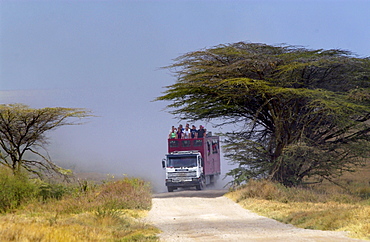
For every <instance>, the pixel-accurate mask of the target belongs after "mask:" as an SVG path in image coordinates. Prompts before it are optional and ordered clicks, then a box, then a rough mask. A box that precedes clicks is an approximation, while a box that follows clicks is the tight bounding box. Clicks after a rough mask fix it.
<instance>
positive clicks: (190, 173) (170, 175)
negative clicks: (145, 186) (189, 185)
mask: <svg viewBox="0 0 370 242" xmlns="http://www.w3.org/2000/svg"><path fill="white" fill-rule="evenodd" d="M196 176H197V172H196V171H188V172H169V173H168V178H170V179H171V178H178V177H196Z"/></svg>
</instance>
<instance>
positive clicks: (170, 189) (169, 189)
mask: <svg viewBox="0 0 370 242" xmlns="http://www.w3.org/2000/svg"><path fill="white" fill-rule="evenodd" d="M173 190H175V188H174V187H167V191H168V192H173Z"/></svg>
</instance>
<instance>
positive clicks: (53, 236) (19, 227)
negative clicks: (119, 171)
mask: <svg viewBox="0 0 370 242" xmlns="http://www.w3.org/2000/svg"><path fill="white" fill-rule="evenodd" d="M9 179H10V180H12V182H8V180H9ZM22 179H23V180H21V179H16V178H15V177H12V176H11V175H10V174H7V176H3V175H1V179H0V185H1V186H2V188H3V187H4V186H3V180H7V182H6V184H11V185H12V187H10V186H8V188H9V189H8V190H5V189H1V191H0V194H1V195H3V194H7V193H6V191H10V190H12V191H13V193H16V192H15V191H21V189H25V188H26V187H27V186H28V185H27V184H29V185H30V186H31V187H32V188H34V189H33V190H32V194H33V195H32V196H33V197H32V198H31V199H25V200H28V201H29V202H27V203H24V206H18V207H16V206H13V207H14V209H13V211H14V212H13V213H11V214H6V212H7V211H10V210H9V209H8V210H6V211H5V212H4V214H3V216H0V241H158V238H157V236H156V234H158V233H159V230H158V229H157V228H155V227H153V226H151V225H149V224H146V223H144V222H143V221H142V220H141V217H143V216H145V214H146V213H147V211H148V210H149V209H150V208H151V187H150V184H149V183H147V182H145V181H143V180H141V179H137V178H128V177H126V178H123V179H121V180H115V181H105V182H103V183H99V184H96V183H90V182H88V181H83V182H78V183H74V184H62V183H59V184H58V183H53V182H51V183H47V182H45V181H40V180H29V179H27V177H22ZM15 185H17V186H15ZM17 189H18V190H17ZM26 190H27V191H30V190H29V189H26ZM18 194H19V192H18ZM20 194H26V193H24V192H23V193H20ZM8 196H10V195H8ZM24 198H25V197H24ZM9 201H12V199H9ZM21 203H22V202H21Z"/></svg>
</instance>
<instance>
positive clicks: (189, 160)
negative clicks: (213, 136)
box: [167, 156, 197, 168]
mask: <svg viewBox="0 0 370 242" xmlns="http://www.w3.org/2000/svg"><path fill="white" fill-rule="evenodd" d="M196 166H197V157H196V156H191V157H189V156H182V157H181V156H180V157H171V156H170V157H168V159H167V167H174V168H181V167H196Z"/></svg>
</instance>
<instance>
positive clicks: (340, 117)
mask: <svg viewBox="0 0 370 242" xmlns="http://www.w3.org/2000/svg"><path fill="white" fill-rule="evenodd" d="M166 68H168V69H169V70H171V71H173V73H174V74H175V76H176V77H177V81H176V83H175V84H173V85H170V86H167V87H166V90H165V91H164V93H163V95H162V96H160V97H158V98H157V99H156V100H167V101H171V104H169V105H167V108H168V109H169V112H170V113H172V114H174V115H176V116H177V117H178V118H179V119H183V120H212V119H217V120H218V121H219V120H221V121H222V122H221V125H223V124H226V123H241V124H242V125H241V127H245V128H243V129H240V130H237V131H235V132H232V133H226V134H224V136H225V137H226V139H225V143H226V146H225V147H224V148H225V154H226V157H227V158H228V159H230V160H231V161H233V162H236V163H237V164H239V167H238V168H237V169H235V170H233V171H231V172H230V173H229V174H230V175H232V176H233V177H234V178H235V181H236V182H237V183H240V182H243V181H245V180H247V179H249V178H251V177H269V178H271V179H273V180H276V181H278V182H282V183H283V184H285V185H295V184H300V183H302V182H304V178H307V177H313V176H314V177H317V178H318V180H321V179H330V177H332V176H336V175H340V174H341V172H343V171H345V170H351V169H352V168H353V165H359V164H361V162H362V161H363V159H364V158H366V157H367V156H368V155H369V153H370V151H369V149H370V148H369V147H370V145H369V132H370V126H369V119H370V59H369V58H358V57H356V56H355V55H353V54H352V53H351V52H349V51H344V50H337V49H333V50H322V49H319V50H311V49H307V48H303V47H299V46H291V45H266V44H260V43H245V42H239V43H234V44H223V45H218V46H215V47H211V48H207V49H203V50H199V51H194V52H190V53H186V54H184V55H182V56H180V57H178V58H177V59H175V60H174V64H172V65H171V66H168V67H166Z"/></svg>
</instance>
